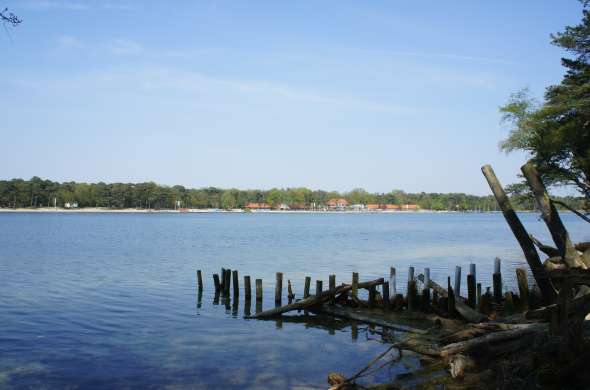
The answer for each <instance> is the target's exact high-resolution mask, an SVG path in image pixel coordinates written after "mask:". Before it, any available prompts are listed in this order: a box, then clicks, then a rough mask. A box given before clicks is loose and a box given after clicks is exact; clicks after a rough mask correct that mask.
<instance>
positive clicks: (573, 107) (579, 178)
mask: <svg viewBox="0 0 590 390" xmlns="http://www.w3.org/2000/svg"><path fill="white" fill-rule="evenodd" d="M582 4H583V17H582V21H581V22H580V24H579V25H577V26H573V27H566V28H565V31H563V32H561V33H558V34H555V35H552V43H553V44H554V45H556V46H559V47H562V48H564V49H565V50H567V51H568V52H569V53H571V54H572V55H573V56H574V58H563V59H562V65H563V66H564V67H565V68H566V73H565V75H564V77H563V79H562V81H561V83H560V84H558V85H553V86H550V87H548V88H547V90H546V92H545V96H544V101H543V102H542V103H538V102H536V101H535V100H534V99H532V98H531V97H530V96H529V93H528V90H526V89H524V90H522V91H520V92H517V93H516V94H513V95H512V96H511V97H510V99H509V101H508V103H507V104H506V105H505V106H503V107H501V108H500V112H501V113H502V119H503V121H504V122H509V123H511V124H512V125H513V128H512V129H511V131H510V134H509V136H508V138H507V139H506V140H504V141H502V142H501V143H500V148H501V149H502V150H504V151H506V152H511V151H514V150H522V151H525V152H527V153H528V154H529V156H530V158H531V160H532V162H533V163H534V164H535V165H536V166H537V169H538V170H539V172H540V173H541V175H542V176H543V180H544V181H545V183H546V184H547V185H549V186H551V185H574V186H576V188H577V189H578V190H579V191H580V192H581V193H582V194H583V195H584V196H585V198H586V199H587V200H590V62H589V60H590V10H588V9H587V6H588V4H589V2H588V1H584V2H582Z"/></svg>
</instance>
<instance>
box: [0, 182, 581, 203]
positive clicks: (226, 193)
mask: <svg viewBox="0 0 590 390" xmlns="http://www.w3.org/2000/svg"><path fill="white" fill-rule="evenodd" d="M334 198H344V199H346V200H347V201H348V202H349V204H351V205H352V204H365V205H367V204H395V205H405V204H416V205H418V206H419V207H420V208H421V209H426V210H441V211H442V210H449V211H467V210H482V211H491V210H497V204H496V200H495V199H494V197H493V196H492V195H488V196H476V195H468V194H463V193H425V192H421V193H406V192H404V191H401V190H393V191H391V192H387V193H370V192H367V191H365V190H364V189H361V188H357V189H353V190H351V191H349V192H344V193H342V192H337V191H323V190H310V189H308V188H286V189H277V188H273V189H270V190H256V189H252V190H239V189H233V188H232V189H221V188H215V187H207V188H198V189H192V188H185V187H183V186H180V185H176V186H163V185H158V184H156V183H153V182H148V183H109V184H107V183H102V182H101V183H92V184H89V183H76V182H64V183H59V182H54V181H51V180H43V179H41V178H39V177H33V178H31V179H30V180H22V179H12V180H0V207H3V208H21V207H48V206H49V207H52V206H54V204H55V205H56V206H57V207H63V206H64V205H65V204H66V203H74V202H75V203H77V205H78V207H108V208H114V209H122V208H151V209H174V208H175V207H177V206H180V207H186V208H221V209H233V208H243V207H245V206H246V204H248V203H250V202H256V203H267V204H269V205H270V206H271V207H279V205H281V204H284V205H288V206H289V207H291V208H294V209H308V208H311V207H312V206H313V205H315V207H316V208H318V207H322V206H323V205H325V204H326V202H327V201H328V200H329V199H334ZM556 198H557V199H559V200H561V201H563V202H564V203H566V204H568V205H569V206H570V207H572V208H575V209H578V210H580V209H583V208H584V199H583V198H581V197H556ZM511 199H512V202H513V205H514V207H515V208H516V209H517V210H533V209H534V202H533V199H532V197H530V196H529V195H528V194H526V193H513V195H512V196H511ZM54 202H55V203H54ZM178 202H180V203H178Z"/></svg>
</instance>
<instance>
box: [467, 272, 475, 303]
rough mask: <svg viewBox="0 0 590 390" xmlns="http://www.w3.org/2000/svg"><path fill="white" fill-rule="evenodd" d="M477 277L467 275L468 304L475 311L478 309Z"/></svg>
mask: <svg viewBox="0 0 590 390" xmlns="http://www.w3.org/2000/svg"><path fill="white" fill-rule="evenodd" d="M475 288H476V287H475V276H474V275H467V304H468V305H469V306H471V307H472V308H473V309H475V308H476V300H477V298H476V291H475Z"/></svg>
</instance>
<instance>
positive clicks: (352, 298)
mask: <svg viewBox="0 0 590 390" xmlns="http://www.w3.org/2000/svg"><path fill="white" fill-rule="evenodd" d="M461 273H462V268H461V267H460V266H457V267H456V268H455V275H454V283H451V277H447V283H446V284H447V286H446V287H447V288H446V289H445V288H444V287H441V286H440V285H438V284H436V283H435V282H434V281H433V280H431V278H430V268H424V271H423V274H420V275H416V274H415V268H414V267H412V266H411V267H409V268H408V278H407V282H406V289H405V296H404V294H402V291H400V290H399V289H398V282H399V279H398V277H397V273H396V268H395V267H390V270H389V277H388V278H383V279H379V280H378V281H377V282H375V281H373V282H372V283H371V284H370V285H369V286H368V287H365V286H364V285H363V288H365V289H366V290H367V291H368V299H367V300H363V299H361V298H360V295H359V284H362V283H361V282H360V281H359V280H360V279H359V273H358V272H353V273H352V278H351V280H352V281H351V283H350V286H351V288H350V295H349V294H348V291H347V292H346V294H341V293H339V291H338V290H337V287H338V286H337V285H336V275H335V274H331V275H329V278H328V280H329V282H328V290H327V291H324V289H323V281H322V280H316V283H315V292H314V294H313V295H312V291H311V285H312V278H311V277H309V276H306V277H305V281H304V287H303V296H302V299H303V300H306V299H308V298H310V297H320V296H323V295H325V294H328V295H330V296H329V299H328V300H327V303H329V304H330V305H334V304H335V303H336V300H337V299H338V303H341V304H349V305H352V306H355V307H362V308H377V307H381V308H383V310H385V311H389V310H393V311H401V310H406V311H408V312H413V311H418V310H423V311H429V310H431V309H432V308H433V307H436V308H437V309H438V310H439V311H442V312H446V313H447V314H449V315H454V314H459V315H463V316H464V317H465V314H464V311H465V310H466V309H465V310H461V309H462V308H465V307H466V306H468V307H469V308H470V309H472V310H475V311H477V312H479V313H489V312H491V311H492V310H493V309H494V307H495V305H497V304H500V303H504V305H503V309H504V311H505V312H510V311H514V310H516V309H521V310H523V311H524V310H528V309H529V304H530V302H529V300H530V295H531V294H530V293H529V287H528V281H527V276H526V271H525V270H524V269H523V268H518V269H516V280H517V283H518V289H519V294H518V295H517V294H514V293H513V292H511V291H507V292H503V282H502V273H501V264H500V259H498V258H496V259H495V260H494V272H493V275H492V286H491V287H486V289H485V291H482V284H481V283H478V282H477V274H476V265H475V264H474V263H472V264H470V266H469V273H468V274H467V275H466V286H467V296H466V297H465V298H463V297H462V296H461ZM283 280H284V277H283V273H282V272H277V273H276V278H275V285H274V287H275V294H274V302H275V307H279V306H281V304H282V299H283V293H284V291H283V290H284V287H283ZM213 283H214V286H215V296H216V299H218V298H219V297H220V296H221V297H224V298H229V296H230V295H231V296H233V298H234V301H235V300H236V299H238V297H239V296H240V293H241V290H240V280H239V272H238V271H237V270H231V269H228V268H222V269H221V272H220V273H219V274H217V273H216V274H213ZM262 286H263V280H262V279H255V296H254V298H255V300H256V302H257V303H262V300H263V287H262ZM341 286H344V285H341ZM379 286H380V287H381V291H378V290H377V288H378V287H379ZM197 289H198V291H199V293H200V294H201V293H202V291H203V275H202V271H201V270H197ZM242 291H243V294H244V299H245V301H246V302H249V301H251V300H252V298H253V297H252V286H251V277H250V275H245V276H244V277H243V290H242ZM330 293H331V294H330ZM343 295H344V298H343ZM287 298H288V302H289V304H291V303H292V302H293V301H294V300H295V294H294V293H293V286H292V284H291V280H287ZM458 300H459V302H458ZM298 301H300V300H297V302H298ZM312 301H313V300H312ZM321 303H324V302H321ZM458 305H459V306H461V307H460V308H457V306H458ZM261 308H262V305H261V304H260V305H257V310H256V312H257V313H259V312H260V311H261ZM279 314H280V313H279Z"/></svg>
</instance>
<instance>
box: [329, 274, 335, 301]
mask: <svg viewBox="0 0 590 390" xmlns="http://www.w3.org/2000/svg"><path fill="white" fill-rule="evenodd" d="M328 288H329V289H330V291H334V290H336V275H330V276H329V280H328ZM335 303H336V295H334V296H332V299H331V300H330V304H332V305H334V304H335Z"/></svg>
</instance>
